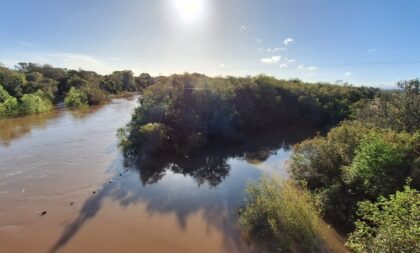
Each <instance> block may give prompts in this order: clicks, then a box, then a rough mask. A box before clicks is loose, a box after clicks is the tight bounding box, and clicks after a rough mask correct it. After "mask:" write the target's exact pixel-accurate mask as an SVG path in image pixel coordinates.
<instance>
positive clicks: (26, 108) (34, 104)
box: [20, 90, 53, 114]
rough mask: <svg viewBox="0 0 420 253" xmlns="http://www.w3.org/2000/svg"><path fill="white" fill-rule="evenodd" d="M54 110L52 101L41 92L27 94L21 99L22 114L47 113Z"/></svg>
mask: <svg viewBox="0 0 420 253" xmlns="http://www.w3.org/2000/svg"><path fill="white" fill-rule="evenodd" d="M52 108H53V105H52V103H51V101H50V100H49V98H48V97H47V95H45V93H44V92H43V91H41V90H38V91H37V92H35V93H32V94H25V95H23V96H22V98H21V104H20V111H21V113H22V114H32V113H40V112H46V111H49V110H51V109H52Z"/></svg>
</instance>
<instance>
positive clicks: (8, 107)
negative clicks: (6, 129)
mask: <svg viewBox="0 0 420 253" xmlns="http://www.w3.org/2000/svg"><path fill="white" fill-rule="evenodd" d="M18 114H19V103H18V101H17V99H16V98H15V97H12V96H10V95H9V93H8V92H7V91H6V90H5V89H4V88H3V86H2V85H0V117H8V116H16V115H18Z"/></svg>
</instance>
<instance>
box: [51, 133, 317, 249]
mask: <svg viewBox="0 0 420 253" xmlns="http://www.w3.org/2000/svg"><path fill="white" fill-rule="evenodd" d="M313 133H314V131H310V130H309V131H308V130H297V129H294V130H293V131H290V130H288V131H286V130H282V131H279V132H277V133H265V134H262V135H259V136H254V137H252V138H248V139H247V141H246V142H244V143H243V144H241V145H235V146H213V147H209V148H207V149H206V150H201V151H200V152H197V153H196V154H195V155H193V156H191V157H176V156H170V155H165V156H163V155H161V156H154V157H146V158H143V159H141V160H137V161H136V162H135V163H134V162H133V160H131V159H130V160H127V159H126V160H125V162H123V159H117V160H115V161H114V163H113V164H111V165H110V169H112V170H116V171H117V175H116V176H114V177H113V178H111V179H110V181H111V182H112V183H105V184H104V185H103V186H102V187H101V189H100V190H98V191H97V192H96V194H95V195H93V196H92V197H90V198H89V199H87V200H86V201H85V203H84V204H83V206H82V209H81V210H80V213H79V216H78V217H77V218H76V219H75V220H74V221H73V222H72V223H70V224H69V225H68V226H66V228H65V229H64V231H63V233H62V235H61V236H60V238H59V240H58V241H57V242H56V243H55V244H54V246H53V247H52V248H51V250H50V252H56V251H58V250H59V249H61V248H62V247H63V246H64V245H66V244H67V243H68V242H69V241H70V240H71V239H72V238H73V237H74V236H75V235H76V234H77V232H78V231H79V230H80V229H81V228H82V226H83V225H84V224H85V222H87V221H89V220H90V219H92V218H94V217H95V215H96V214H97V213H98V212H99V210H100V209H101V208H102V206H103V204H104V201H105V199H112V200H113V201H116V202H118V203H119V204H120V205H121V206H122V207H128V206H130V205H136V204H140V203H142V204H144V205H145V206H146V211H147V213H149V214H174V215H175V216H176V217H177V221H178V224H179V226H180V228H181V229H186V226H187V219H188V217H189V216H190V215H193V214H195V213H197V212H199V211H202V214H203V218H204V219H205V221H206V222H207V225H208V227H213V228H216V229H217V230H219V231H221V232H222V233H223V234H224V235H225V236H223V247H224V248H225V252H255V253H256V252H261V250H260V249H255V248H253V247H251V248H250V247H248V246H246V245H244V243H243V239H242V238H241V235H240V233H239V231H238V229H237V224H236V223H235V219H234V218H232V217H234V216H236V214H237V208H238V207H239V206H240V205H241V204H242V201H243V195H242V194H243V189H244V187H245V185H246V183H247V181H248V180H250V179H257V178H258V177H259V176H260V175H261V171H259V170H254V169H250V168H239V169H238V170H235V171H234V172H232V175H231V177H228V175H229V173H230V169H231V168H230V165H229V159H231V158H239V159H244V160H245V159H246V160H248V159H251V160H252V161H253V162H262V161H264V160H265V159H267V158H268V157H269V155H270V154H272V153H274V152H275V151H276V150H278V149H280V148H283V149H290V147H291V145H293V144H295V143H296V142H298V141H300V140H302V139H304V138H306V137H308V136H309V135H313ZM123 164H125V166H129V170H128V172H127V173H126V174H122V176H120V173H119V172H121V171H122V170H124V169H126V168H124V165H123ZM137 173H138V175H139V177H140V181H141V182H142V183H141V184H139V180H138V179H137V177H133V176H131V175H137ZM169 173H172V174H181V175H184V176H187V177H185V178H182V179H180V180H181V181H180V182H179V183H177V184H174V181H172V180H171V177H165V175H166V174H169ZM189 178H191V179H192V180H193V181H194V182H193V183H192V184H191V180H190V179H189ZM195 185H198V186H199V187H197V186H195Z"/></svg>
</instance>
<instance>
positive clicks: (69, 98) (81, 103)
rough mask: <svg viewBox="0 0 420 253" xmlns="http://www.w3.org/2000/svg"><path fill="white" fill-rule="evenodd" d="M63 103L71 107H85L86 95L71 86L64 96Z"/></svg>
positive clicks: (86, 104)
mask: <svg viewBox="0 0 420 253" xmlns="http://www.w3.org/2000/svg"><path fill="white" fill-rule="evenodd" d="M64 104H65V105H66V106H67V107H71V108H82V107H87V106H88V97H87V95H86V94H85V93H84V92H83V91H81V90H79V89H76V88H74V87H71V88H70V90H69V92H68V93H67V95H66V97H65V98H64Z"/></svg>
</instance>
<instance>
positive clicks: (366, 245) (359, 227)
mask: <svg viewBox="0 0 420 253" xmlns="http://www.w3.org/2000/svg"><path fill="white" fill-rule="evenodd" d="M358 215H359V216H360V219H359V220H358V221H357V222H356V230H355V231H354V232H353V233H351V234H350V236H349V239H348V242H347V246H348V247H349V248H350V249H352V250H353V251H354V252H356V253H376V252H384V253H391V252H392V253H394V252H395V253H397V252H420V240H419V238H420V193H419V191H417V190H415V189H411V188H410V187H409V186H405V187H404V190H403V191H401V192H400V191H398V192H396V193H395V194H393V195H390V196H389V197H388V198H385V197H380V198H379V199H378V201H377V202H375V203H372V202H370V201H364V202H360V203H359V209H358Z"/></svg>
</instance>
